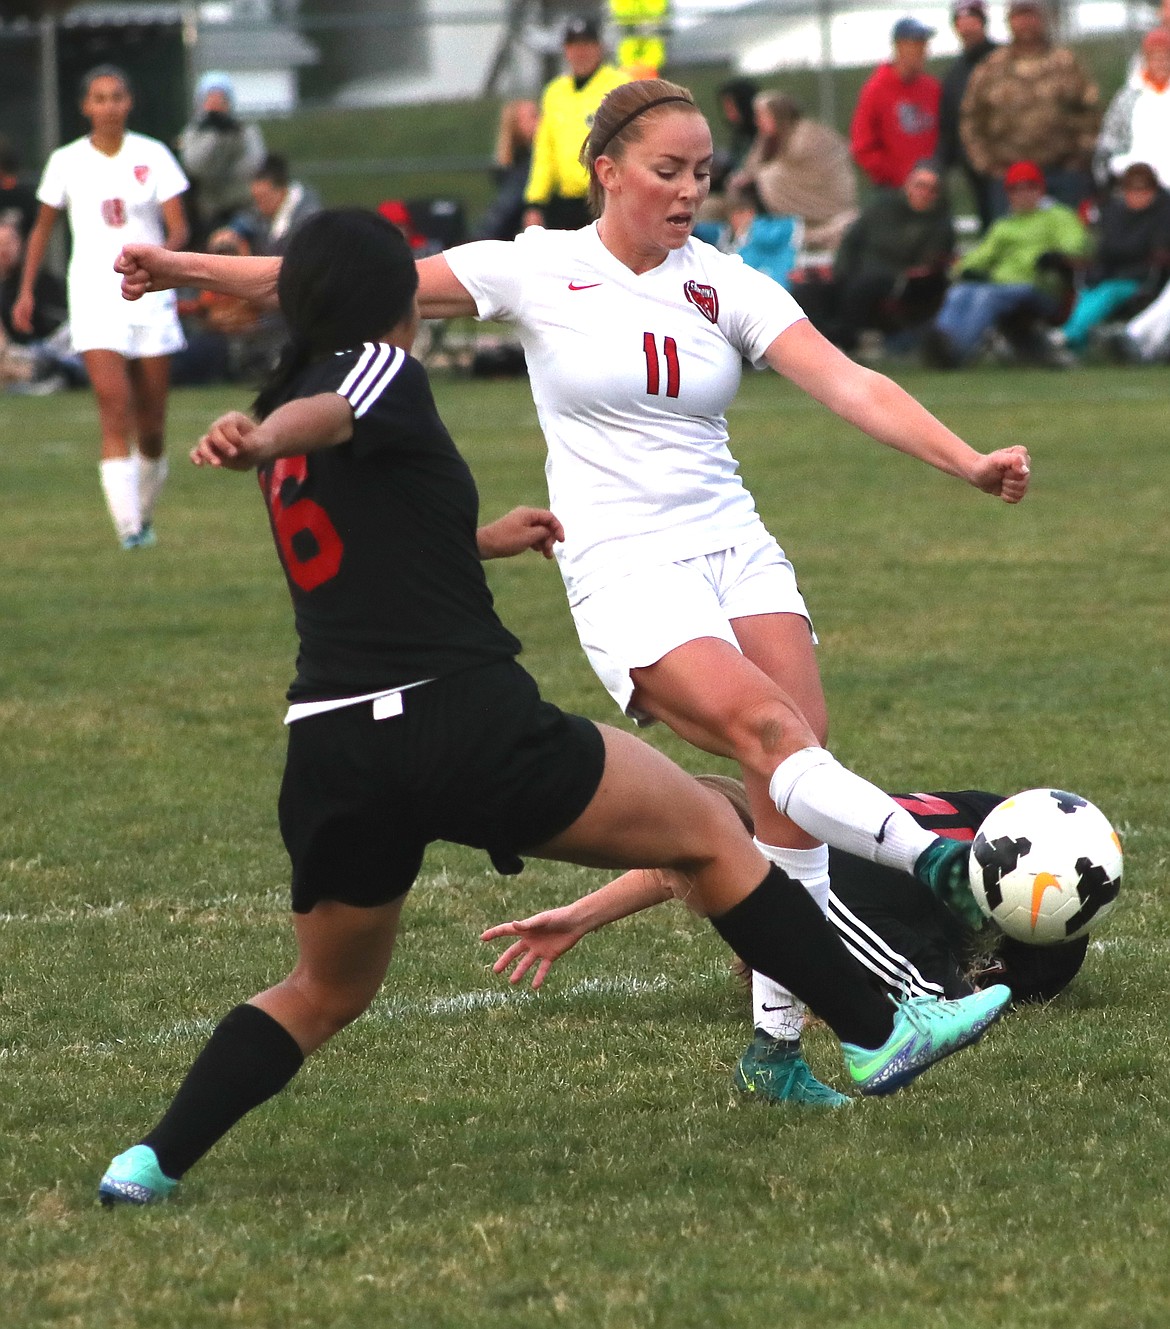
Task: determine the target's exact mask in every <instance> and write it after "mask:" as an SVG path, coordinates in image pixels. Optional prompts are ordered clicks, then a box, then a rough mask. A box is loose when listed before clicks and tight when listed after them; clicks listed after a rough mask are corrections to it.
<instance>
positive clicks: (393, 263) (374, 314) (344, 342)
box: [252, 208, 418, 420]
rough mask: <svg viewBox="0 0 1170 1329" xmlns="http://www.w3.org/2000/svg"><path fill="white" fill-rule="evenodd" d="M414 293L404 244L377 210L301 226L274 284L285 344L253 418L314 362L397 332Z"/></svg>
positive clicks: (351, 211)
mask: <svg viewBox="0 0 1170 1329" xmlns="http://www.w3.org/2000/svg"><path fill="white" fill-rule="evenodd" d="M417 290H418V270H417V269H416V268H415V265H414V257H413V255H412V254H411V252H410V246H409V245H408V244H407V242H406V238H405V237H404V236H403V234H402V232H401V231H400V230H399V229H398V228H397V227H396V226H395V225H393V223H391V222H388V221H387V220H386V219H385V218H384V217H380V216H379V215H378V214H377V213H376V212H367V211H365V210H364V209H361V208H336V209H329V210H327V211H325V212H319V213H317V214H316V215H314V216H312V217H309V218H308V219H307V220H306V221H304V222H302V223H301V225H300V226H298V227H297V229H296V230H295V231H294V232H293V235H292V238H291V240H290V241H289V246H288V251H287V253H286V254H285V256H284V261H283V263H282V264H281V268H280V278H279V280H278V282H277V294H278V296H279V297H280V310H281V313H282V314H283V315H284V320H285V323H286V324H287V325H288V332H289V341H288V344H287V345H286V346H285V348H284V349H283V351H282V352H281V355H280V359H279V361H278V362H277V365H276V368H275V369H273V371H272V373H271V374H269V376H268V378H267V379H266V380H265V381H264V383H263V385H262V386H261V388H260V392H259V394H258V395H257V397H256V400H255V401H254V402H253V404H252V410H253V412H254V413H255V415H256V417H257V418H258V419H261V420H262V419H263V418H264V417H265V416H266V415H268V414H270V413H271V412H272V411H273V410H275V408H276V407H277V406H279V405H280V403H281V402H282V401H283V400H285V398H286V397H287V395H288V392H289V389H290V388H291V386H292V384H293V382H294V381H295V380H296V379H297V378H298V377H299V376H300V375H301V374H302V373H303V372H304V370H305V369H306V368H307V366H308V365H309V364H310V363H311V362H312V361H313V360H315V359H319V358H320V357H321V356H323V355H330V354H332V353H333V352H335V351H346V350H349V349H350V348H351V347H354V346H360V345H361V343H362V342H366V341H375V340H377V339H378V338H379V337H382V336H384V335H385V334H386V333H387V332H389V331H390V330H391V329H392V328H394V327H397V325H398V324H399V323H401V322H402V320H403V319H404V318H405V317H406V316H407V315H408V314H409V313H410V307H411V303H412V301H413V300H414V296H415V292H416V291H417Z"/></svg>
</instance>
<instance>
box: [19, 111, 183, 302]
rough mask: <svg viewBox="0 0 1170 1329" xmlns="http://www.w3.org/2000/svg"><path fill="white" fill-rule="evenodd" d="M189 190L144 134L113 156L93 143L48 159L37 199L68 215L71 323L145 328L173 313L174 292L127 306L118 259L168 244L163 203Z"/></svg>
mask: <svg viewBox="0 0 1170 1329" xmlns="http://www.w3.org/2000/svg"><path fill="white" fill-rule="evenodd" d="M186 188H187V177H186V176H185V175H184V174H183V171H182V168H181V167H180V166H179V163H178V162H177V161H176V160H175V159H174V157H173V156H172V155H171V153H170V151H169V150H168V149H167V148H166V146H165V145H164V144H162V143H160V142H159V141H158V140H157V139H153V138H147V137H146V135H145V134H131V133H127V134H126V135H125V136H124V137H123V139H122V146H121V147H120V148H119V149H118V151H117V152H116V153H115V154H114V155H113V156H112V157H109V156H107V155H106V154H105V153H104V152H99V151H98V150H97V148H95V147H94V146H93V144H92V143H91V142H90V141H89V139H88V138H79V139H75V140H74V141H73V142H72V143H67V144H65V146H64V147H61V148H58V149H57V150H56V151H55V152H54V153H53V154H52V155H51V156H50V157H49V160H48V161H47V162H46V163H45V170H44V174H43V175H42V176H41V183H40V186H39V188H38V189H37V198H38V199H40V201H41V202H42V203H47V204H48V205H49V207H51V208H59V209H61V210H63V211H65V212H67V213H68V216H69V229H70V231H71V232H72V243H73V250H72V253H71V255H70V259H69V314H70V321H71V322H73V323H76V322H84V323H92V322H93V321H94V319H95V318H99V317H100V318H103V319H109V320H111V321H113V322H114V323H117V324H118V325H124V324H128V323H129V324H147V323H152V322H154V321H155V320H156V319H157V318H159V317H160V316H163V317H165V316H166V315H167V314H168V313H169V311H171V310H173V309H174V307H175V293H174V292H173V291H157V292H152V293H151V294H149V295H144V296H143V297H142V299H141V300H137V301H134V302H130V301H126V300H123V299H122V296H121V281H122V279H121V278H120V277H119V275H118V274H117V273H116V272H115V271H114V260H115V259H116V258H117V257H118V254H119V253H120V252H121V249H122V246H123V245H125V244H131V243H142V244H152V245H158V244H162V242H163V240H164V239H165V230H164V227H163V220H162V204H163V203H165V202H166V201H167V199H171V198H174V197H175V196H176V195H177V194H181V193H182V192H183V191H184V190H185V189H186Z"/></svg>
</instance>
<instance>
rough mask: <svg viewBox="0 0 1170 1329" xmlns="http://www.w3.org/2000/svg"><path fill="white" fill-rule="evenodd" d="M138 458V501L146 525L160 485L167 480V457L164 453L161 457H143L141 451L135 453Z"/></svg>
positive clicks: (160, 487) (159, 491) (152, 513)
mask: <svg viewBox="0 0 1170 1329" xmlns="http://www.w3.org/2000/svg"><path fill="white" fill-rule="evenodd" d="M136 456H137V460H138V503H139V508H140V510H141V516H142V524H143V526H145V525H146V523H147V522H148V521H150V520H151V518H152V517H153V516H154V505H155V504H156V503H157V502H158V496H159V494H161V493H162V487H163V485H164V484H166V480H167V471H168V467H167V458H166V454H165V453H164V454H163V455H162V456H161V457H144V456H143V455H142V453H140V452H139V453H137V454H136Z"/></svg>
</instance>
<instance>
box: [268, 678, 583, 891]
mask: <svg viewBox="0 0 1170 1329" xmlns="http://www.w3.org/2000/svg"><path fill="white" fill-rule="evenodd" d="M604 766H605V746H604V740H603V739H602V737H601V733H600V731H599V730H598V729H597V727H596V725H594V724H592V723H591V722H590V721H588V720H585V719H582V718H581V717H580V716H578V715H569V714H566V713H565V712H563V711H561V710H558V708H557V707H555V706H553V705H552V704H551V703H549V702H546V701H543V700H542V699H541V696H540V693H539V691H538V690H537V686H536V683H535V682H534V681H533V680H532V678H531V677H530V676H529V675H528V674H527V673H526V672H525V670H523V669H522V668H521V667H520V666H519V665H518V664H517V663H516V662H515V661H514V660H507V661H503V662H500V663H495V664H490V665H483V666H479V667H477V668H473V669H467V670H464V671H462V672H461V673H458V674H452V675H448V676H447V677H445V678H441V679H436V680H435V681H434V682H431V683H427V684H424V685H422V686H421V687H416V688H412V689H410V690H409V691H407V692H405V693H403V710H402V714H400V715H395V716H391V717H388V718H387V719H382V720H375V719H374V718H373V705H372V703H370V702H362V703H359V704H357V705H354V706H345V707H341V708H339V709H337V710H333V711H325V712H323V713H321V714H319V715H314V716H309V717H308V718H306V719H303V720H296V721H294V722H293V723H292V724H291V725H290V726H289V734H288V756H287V760H286V762H285V770H284V780H283V783H282V785H281V790H280V805H279V810H280V830H281V834H282V836H283V837H284V843H285V848H286V849H287V850H288V854H289V858H290V859H291V860H292V907H293V910H294V911H295V912H297V913H307V912H308V911H309V910H310V909H312V907H313V905H314V904H316V903H317V901H318V900H337V901H340V902H341V903H343V904H350V905H358V906H364V907H372V906H375V905H381V904H387V903H389V902H390V901H391V900H395V899H397V898H398V897H399V896H401V895H404V894H405V893H406V892H407V891H408V890H409V889H410V887H411V885H412V884H413V882H414V879H415V877H416V876H417V875H418V872H419V868H420V867H421V866H422V860H423V853H424V851H425V850H426V847H427V845H428V844H430V843H431V841H432V840H449V841H452V842H453V843H456V844H464V845H470V846H472V847H473V848H476V849H484V850H486V851H487V853H488V854H489V855H490V857H491V859H492V862H493V864H494V865H495V866H496V868H497V870H499V871H501V872H519V871H520V869H521V867H522V866H523V864H522V863H521V862H520V859H519V855H520V853H521V852H523V851H524V850H527V849H532V848H535V847H538V846H539V845H541V844H543V843H545V841H547V840H550V839H552V837H553V836H555V835H558V834H560V832H561V831H563V830H565V829H566V828H567V827H569V826H571V825H572V823H573V822H574V821H576V819H577V818H578V817H579V816H580V815H581V813H582V812H584V810H585V808H586V807H587V806H588V804H589V802H590V800H591V799H592V798H593V795H594V794H595V793H596V791H597V787H598V785H599V784H600V782H601V774H602V771H603V769H604Z"/></svg>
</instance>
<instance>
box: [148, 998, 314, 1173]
mask: <svg viewBox="0 0 1170 1329" xmlns="http://www.w3.org/2000/svg"><path fill="white" fill-rule="evenodd" d="M304 1060H305V1056H304V1053H303V1052H302V1051H301V1049H300V1046H299V1045H298V1043H297V1041H296V1039H295V1038H293V1036H292V1035H291V1034H290V1033H289V1032H288V1030H287V1029H285V1027H284V1026H283V1025H282V1024H280V1023H279V1022H278V1021H276V1020H274V1019H273V1018H272V1016H271V1015H269V1014H268V1013H267V1012H266V1011H262V1010H261V1009H260V1008H259V1006H248V1005H243V1006H236V1007H235V1008H234V1009H232V1010H230V1011H228V1013H227V1014H226V1015H225V1016H224V1017H223V1019H222V1020H221V1021H220V1022H219V1024H217V1025H216V1027H215V1029H214V1030H213V1031H212V1034H211V1037H210V1038H209V1039H208V1040H207V1043H206V1044H205V1045H204V1048H203V1051H202V1052H200V1054H199V1055H198V1057H196V1058H195V1061H194V1064H193V1065H192V1067H191V1069H190V1070H189V1071H188V1072H187V1076H186V1078H185V1079H184V1081H183V1083H182V1084H181V1085H180V1086H179V1092H178V1093H177V1094H176V1095H175V1097H174V1099H173V1100H172V1102H171V1105H170V1107H169V1108H167V1110H166V1113H165V1115H164V1116H163V1118H162V1120H161V1121H160V1122H159V1123H158V1125H157V1126H155V1128H154V1129H153V1130H152V1131H151V1132H150V1134H149V1135H147V1136H146V1137H145V1138H144V1139H143V1140H142V1143H143V1144H148V1145H149V1146H150V1147H151V1148H152V1149H153V1150H154V1152H155V1155H156V1156H157V1158H158V1165H159V1167H161V1168H162V1170H163V1172H164V1173H166V1175H167V1176H168V1177H173V1178H175V1180H178V1178H179V1177H181V1176H182V1175H183V1173H184V1172H186V1171H187V1169H188V1168H189V1167H191V1166H192V1165H193V1164H194V1163H197V1162H198V1161H199V1159H201V1158H202V1157H203V1155H204V1154H205V1153H206V1152H207V1151H208V1150H209V1149H210V1148H211V1146H212V1145H213V1144H215V1142H216V1141H217V1140H218V1139H219V1138H220V1137H221V1136H222V1135H226V1134H227V1132H228V1131H229V1130H230V1129H231V1128H232V1127H233V1126H234V1125H235V1124H236V1122H237V1121H239V1119H240V1118H241V1117H242V1116H244V1114H245V1113H247V1112H251V1110H252V1109H253V1108H254V1107H259V1106H260V1104H261V1103H263V1102H266V1101H267V1100H268V1099H270V1098H271V1097H272V1096H273V1095H274V1094H277V1093H279V1092H280V1091H281V1090H282V1089H283V1088H284V1086H285V1085H286V1084H288V1082H289V1081H290V1080H291V1079H292V1078H293V1076H294V1075H295V1074H296V1073H297V1071H299V1070H300V1068H301V1066H302V1065H303V1064H304Z"/></svg>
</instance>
